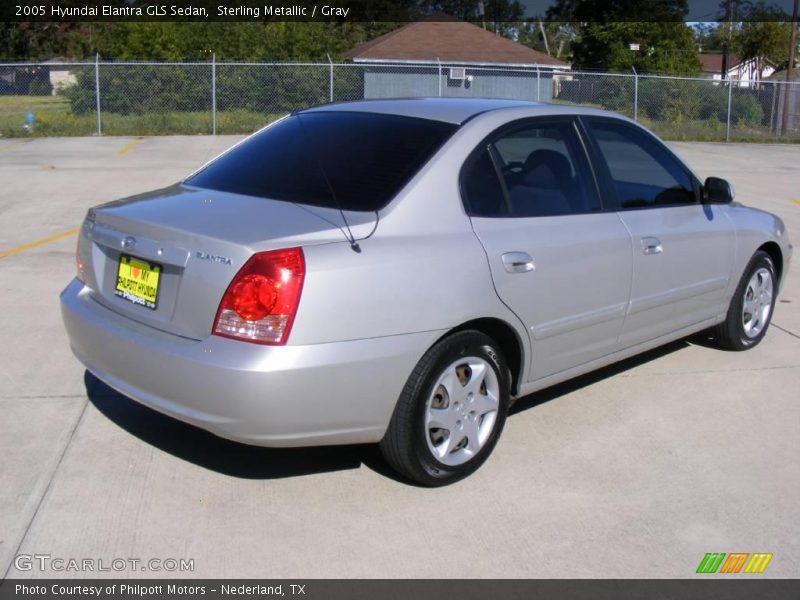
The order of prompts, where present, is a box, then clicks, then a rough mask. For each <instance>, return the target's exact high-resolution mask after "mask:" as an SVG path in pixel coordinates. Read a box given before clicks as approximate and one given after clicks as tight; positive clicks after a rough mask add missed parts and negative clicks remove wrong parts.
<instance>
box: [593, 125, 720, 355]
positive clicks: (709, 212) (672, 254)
mask: <svg viewBox="0 0 800 600" xmlns="http://www.w3.org/2000/svg"><path fill="white" fill-rule="evenodd" d="M582 120H583V121H584V122H585V123H586V125H587V127H588V129H589V131H590V132H591V137H592V146H593V148H594V149H595V150H596V154H597V155H599V156H598V157H597V158H598V160H597V161H596V162H598V163H599V165H598V168H597V172H598V174H599V175H600V176H601V177H602V178H603V179H604V180H605V185H604V186H603V189H604V197H603V203H604V205H605V206H608V207H610V208H614V209H616V210H617V211H618V214H619V217H620V219H621V220H622V222H623V223H624V224H625V226H626V227H627V228H628V230H629V231H630V234H631V237H632V240H633V251H634V253H633V254H634V258H633V284H632V287H631V299H630V306H629V307H628V311H627V315H626V318H625V324H624V325H623V328H622V333H621V336H620V347H621V348H626V347H630V346H634V345H636V344H638V343H641V342H645V341H648V340H651V339H654V338H657V337H659V336H662V335H665V334H668V333H671V332H674V331H678V330H681V329H683V328H686V327H689V326H692V325H696V324H698V323H701V322H703V321H705V320H708V319H710V318H713V317H714V316H716V315H718V314H719V313H720V312H724V310H725V290H726V288H727V285H728V281H729V278H730V277H731V269H732V267H733V258H734V252H735V247H734V246H735V239H734V232H733V226H732V223H731V222H730V219H729V218H728V216H727V214H726V213H725V209H724V208H723V207H721V206H719V205H713V204H703V203H701V202H700V198H701V194H700V191H701V188H700V183H699V182H698V181H697V179H696V178H695V177H694V176H693V175H692V174H691V172H690V171H689V170H688V169H687V168H686V167H685V166H684V165H683V164H682V163H681V161H680V160H678V158H677V157H676V156H675V155H674V154H673V153H672V152H670V151H669V150H668V149H667V148H666V147H665V146H664V145H663V144H662V143H661V142H660V141H658V140H657V139H656V138H655V137H654V136H652V135H651V134H649V133H648V132H646V131H645V130H644V129H642V128H640V127H638V126H636V125H634V124H631V123H627V122H625V121H622V120H620V119H612V118H600V117H582Z"/></svg>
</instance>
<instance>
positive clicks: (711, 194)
mask: <svg viewBox="0 0 800 600" xmlns="http://www.w3.org/2000/svg"><path fill="white" fill-rule="evenodd" d="M735 196H736V192H734V191H733V186H732V185H731V184H730V183H728V182H727V181H726V180H724V179H720V178H719V177H709V178H708V179H706V182H705V184H704V185H703V202H706V203H708V204H729V203H731V202H733V198H734V197H735Z"/></svg>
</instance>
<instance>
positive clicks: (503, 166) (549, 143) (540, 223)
mask: <svg viewBox="0 0 800 600" xmlns="http://www.w3.org/2000/svg"><path fill="white" fill-rule="evenodd" d="M461 187H462V194H463V196H464V201H465V207H466V209H467V211H468V213H469V215H470V218H471V221H472V227H473V229H474V231H475V234H476V235H477V237H478V239H479V240H480V241H481V243H482V245H483V247H484V249H485V251H486V256H487V258H488V261H489V267H490V270H491V274H492V278H493V280H494V285H495V288H496V290H497V293H498V295H499V297H500V299H501V300H502V301H503V302H504V303H505V304H506V305H507V306H508V307H509V308H510V309H511V310H512V311H514V313H516V315H517V316H518V317H519V318H520V320H521V321H522V322H523V323H524V324H525V326H526V327H527V328H528V332H529V334H530V336H531V341H532V348H533V352H532V356H531V365H530V370H529V373H530V378H529V379H530V380H533V379H539V378H542V377H546V376H548V375H552V374H554V373H558V372H560V371H563V370H565V369H569V368H571V367H574V366H577V365H580V364H583V363H586V362H588V361H591V360H593V359H596V358H598V357H600V356H603V355H605V354H608V353H610V352H612V351H613V350H615V349H616V345H617V342H618V336H619V334H620V331H621V328H622V323H623V318H624V314H625V309H626V307H627V303H628V298H629V292H630V276H631V266H632V265H631V240H630V236H629V234H628V231H627V230H626V228H625V226H624V225H623V224H622V222H621V221H620V219H619V217H618V216H617V215H616V214H615V213H614V212H611V213H606V212H603V211H602V210H601V205H600V201H599V194H598V190H597V185H596V182H595V179H594V176H593V174H592V171H591V168H590V166H589V163H588V160H587V157H586V153H585V148H584V146H583V142H582V140H581V137H580V134H579V133H578V130H577V126H576V122H575V120H573V119H571V118H566V119H552V118H549V119H542V118H539V119H528V120H525V121H522V122H515V123H513V124H511V125H508V126H505V127H503V128H501V129H500V130H498V131H496V132H495V133H494V134H492V135H491V136H489V138H487V139H486V140H484V142H483V143H482V144H481V145H479V147H478V148H476V149H475V151H474V152H473V153H472V155H471V156H470V158H469V159H468V160H467V161H466V162H465V165H464V168H463V169H462V178H461Z"/></svg>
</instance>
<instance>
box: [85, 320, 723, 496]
mask: <svg viewBox="0 0 800 600" xmlns="http://www.w3.org/2000/svg"><path fill="white" fill-rule="evenodd" d="M709 343H710V342H709V341H708V340H707V338H705V337H704V336H702V335H701V336H695V337H693V338H689V339H687V340H680V341H676V342H672V343H670V344H667V345H665V346H662V347H660V348H656V349H654V350H650V351H648V352H645V353H643V354H640V355H638V356H634V357H632V358H629V359H626V360H623V361H621V362H619V363H616V364H613V365H610V366H608V367H604V368H602V369H598V370H597V371H594V372H592V373H588V374H586V375H582V376H580V377H576V378H575V379H571V380H569V381H566V382H564V383H560V384H557V385H554V386H552V387H549V388H546V389H544V390H541V391H539V392H535V393H533V394H529V395H527V396H524V397H522V398H520V399H519V400H517V401H516V402H515V403H514V405H513V406H512V407H511V410H510V416H513V415H515V414H518V413H520V412H522V411H526V410H531V409H533V408H536V407H537V406H541V405H542V404H545V403H546V402H550V401H551V400H555V399H557V398H560V397H561V396H565V395H567V394H570V393H572V392H575V391H577V390H580V389H582V388H584V387H587V386H590V385H592V384H594V383H597V382H600V381H602V380H604V379H607V378H609V377H613V376H615V375H618V374H619V373H622V372H624V371H627V370H628V369H632V368H634V367H637V366H639V365H642V364H645V363H648V362H651V361H653V360H656V359H658V358H661V357H663V356H666V355H668V354H671V353H673V352H676V351H678V350H681V349H683V348H687V347H689V346H690V345H692V344H698V345H706V344H709ZM84 384H85V386H86V393H87V395H88V397H89V401H90V402H91V403H92V404H93V405H94V406H95V407H96V408H97V410H99V411H100V412H101V413H102V414H103V415H104V416H105V417H107V418H108V419H109V420H110V421H112V422H113V423H115V424H116V425H117V426H118V427H120V428H121V429H123V430H124V431H126V432H128V433H130V434H131V435H133V436H135V437H137V438H139V439H140V440H142V441H143V442H145V443H147V444H150V445H151V446H154V447H155V448H158V449H159V450H162V451H163V452H166V453H168V454H171V455H172V456H175V457H177V458H180V459H181V460H185V461H187V462H190V463H193V464H196V465H198V466H200V467H203V468H206V469H209V470H211V471H215V472H217V473H221V474H223V475H228V476H230V477H237V478H241V479H280V478H284V477H297V476H301V475H313V474H318V473H328V472H333V471H343V470H348V469H358V468H361V467H362V466H364V467H367V468H369V469H371V470H372V471H374V472H376V473H378V474H380V475H383V476H385V477H388V478H390V479H393V480H394V481H397V482H401V483H404V484H410V485H416V484H415V483H414V482H410V481H408V480H406V479H405V478H403V477H402V476H400V475H398V474H397V473H396V472H395V471H394V470H392V469H391V467H389V465H387V464H386V462H385V461H384V460H383V457H382V456H381V453H380V450H379V448H378V445H377V444H361V445H350V446H328V447H312V448H262V447H259V446H250V445H247V444H240V443H238V442H232V441H229V440H225V439H223V438H220V437H217V436H215V435H213V434H211V433H209V432H207V431H205V430H203V429H200V428H198V427H195V426H193V425H189V424H187V423H183V422H182V421H178V420H177V419H173V418H172V417H169V416H166V415H163V414H161V413H159V412H156V411H155V410H152V409H150V408H147V407H146V406H143V405H141V404H139V403H138V402H135V401H134V400H131V399H130V398H128V397H126V396H123V395H122V394H120V393H119V392H117V391H116V390H114V389H112V388H110V387H109V386H107V385H106V384H105V383H103V382H102V381H100V380H99V379H97V378H96V377H95V376H94V375H92V374H91V373H90V372H89V371H86V372H85V374H84Z"/></svg>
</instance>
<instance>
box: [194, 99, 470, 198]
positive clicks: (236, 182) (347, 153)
mask: <svg viewBox="0 0 800 600" xmlns="http://www.w3.org/2000/svg"><path fill="white" fill-rule="evenodd" d="M456 129H457V126H456V125H453V124H450V123H444V122H440V121H431V120H428V119H418V118H413V117H403V116H397V115H387V114H373V113H362V112H350V111H314V112H309V113H300V114H294V115H291V116H289V117H286V118H285V119H283V120H281V121H279V122H277V123H275V124H273V125H272V126H270V127H267V128H266V129H264V130H263V131H261V132H259V133H257V134H255V135H254V136H252V137H251V138H249V139H247V140H246V141H245V142H244V143H242V144H240V145H239V146H236V147H235V148H233V149H232V150H231V151H230V152H228V153H226V154H223V155H222V156H221V157H219V158H218V159H217V160H215V161H214V162H212V163H210V164H209V165H207V166H206V167H205V168H204V169H203V170H201V171H200V172H198V173H197V174H195V175H194V176H193V177H190V178H189V179H187V180H186V183H187V184H189V185H195V186H197V187H201V188H208V189H212V190H217V191H223V192H232V193H235V194H245V195H248V196H258V197H262V198H271V199H274V200H285V201H288V202H296V203H300V204H308V205H312V206H325V207H329V208H337V202H336V201H337V200H338V203H339V204H340V205H341V207H342V208H343V209H344V210H357V211H373V210H379V209H381V208H383V207H384V206H385V205H386V204H388V203H389V201H391V199H392V198H393V197H394V196H395V195H396V194H397V192H399V191H400V189H401V188H402V187H403V186H404V185H405V184H406V183H407V182H408V181H409V180H410V179H411V177H413V176H414V174H415V173H416V172H417V171H418V170H419V169H420V168H421V167H422V166H423V165H424V164H425V163H426V162H427V161H428V160H429V159H430V158H431V157H432V156H433V154H434V153H435V152H436V151H437V150H438V149H439V148H440V147H441V146H442V144H444V142H445V141H446V140H447V139H448V138H449V137H450V136H451V135H452V134H453V132H454V131H455V130H456ZM333 194H335V198H336V200H334V197H333Z"/></svg>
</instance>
